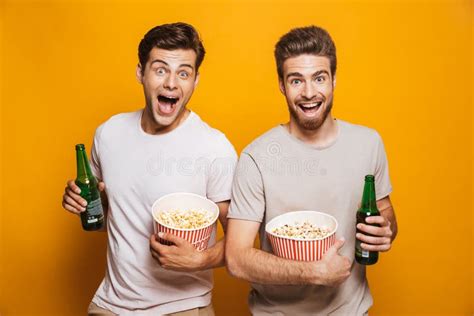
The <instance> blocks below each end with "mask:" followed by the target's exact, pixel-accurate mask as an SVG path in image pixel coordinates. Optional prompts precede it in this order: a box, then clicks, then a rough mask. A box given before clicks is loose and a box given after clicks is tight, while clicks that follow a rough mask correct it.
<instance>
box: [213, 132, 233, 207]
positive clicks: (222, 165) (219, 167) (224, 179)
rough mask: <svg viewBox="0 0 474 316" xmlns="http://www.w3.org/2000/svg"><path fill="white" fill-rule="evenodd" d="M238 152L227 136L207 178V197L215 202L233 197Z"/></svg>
mask: <svg viewBox="0 0 474 316" xmlns="http://www.w3.org/2000/svg"><path fill="white" fill-rule="evenodd" d="M236 164H237V153H236V152H235V149H234V146H232V144H231V143H230V142H229V140H228V139H227V138H225V136H224V137H223V140H222V141H221V142H220V144H219V153H218V154H217V155H216V158H215V159H214V160H213V161H212V163H211V165H210V169H209V178H208V180H207V198H208V199H210V200H211V201H213V202H216V203H217V202H222V201H228V200H230V197H231V191H232V179H233V178H234V171H235V166H236Z"/></svg>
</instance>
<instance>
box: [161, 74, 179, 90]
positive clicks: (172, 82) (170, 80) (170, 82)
mask: <svg viewBox="0 0 474 316" xmlns="http://www.w3.org/2000/svg"><path fill="white" fill-rule="evenodd" d="M164 87H165V88H166V89H168V90H174V89H177V86H176V76H175V75H174V74H170V75H168V76H167V77H166V80H165V82H164Z"/></svg>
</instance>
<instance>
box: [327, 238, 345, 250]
mask: <svg viewBox="0 0 474 316" xmlns="http://www.w3.org/2000/svg"><path fill="white" fill-rule="evenodd" d="M344 242H345V240H344V239H343V238H342V239H337V240H336V242H335V243H334V245H332V246H331V247H330V248H329V249H328V251H327V252H326V254H328V253H332V252H338V251H339V249H341V248H342V246H344Z"/></svg>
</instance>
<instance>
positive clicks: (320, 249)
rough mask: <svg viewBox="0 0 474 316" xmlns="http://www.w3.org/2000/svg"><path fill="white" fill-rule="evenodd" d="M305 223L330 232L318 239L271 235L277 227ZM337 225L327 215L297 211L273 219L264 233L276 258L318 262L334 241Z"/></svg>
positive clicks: (334, 220)
mask: <svg viewBox="0 0 474 316" xmlns="http://www.w3.org/2000/svg"><path fill="white" fill-rule="evenodd" d="M305 221H306V222H309V223H311V224H313V225H315V226H317V227H321V228H328V229H329V231H330V232H329V234H328V235H327V236H326V237H324V238H318V239H301V238H294V237H283V236H278V235H276V234H274V233H273V230H274V229H275V228H277V227H281V226H283V225H285V224H288V225H294V224H295V223H303V222H305ZM337 225H338V224H337V220H336V219H335V218H334V217H333V216H331V215H329V214H326V213H321V212H315V211H297V212H289V213H285V214H283V215H280V216H277V217H275V218H273V219H272V220H271V221H270V222H268V223H267V225H266V226H265V231H266V234H267V237H268V240H269V241H270V244H271V245H272V249H273V253H274V254H275V255H277V256H278V257H282V258H285V259H290V260H298V261H316V260H320V259H321V258H322V256H323V255H324V253H325V252H326V251H327V250H328V249H329V248H330V247H331V246H332V245H333V244H334V242H335V241H336V230H337Z"/></svg>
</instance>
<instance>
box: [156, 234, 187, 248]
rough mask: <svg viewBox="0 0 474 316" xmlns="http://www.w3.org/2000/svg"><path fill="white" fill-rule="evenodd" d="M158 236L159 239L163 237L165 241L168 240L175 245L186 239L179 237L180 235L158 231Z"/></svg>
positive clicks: (179, 244) (182, 242)
mask: <svg viewBox="0 0 474 316" xmlns="http://www.w3.org/2000/svg"><path fill="white" fill-rule="evenodd" d="M158 237H160V238H161V239H164V240H166V241H170V242H172V243H173V244H175V245H176V246H181V245H182V244H184V242H185V241H186V240H184V239H183V238H180V237H178V236H175V235H173V234H170V233H163V232H159V233H158Z"/></svg>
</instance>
